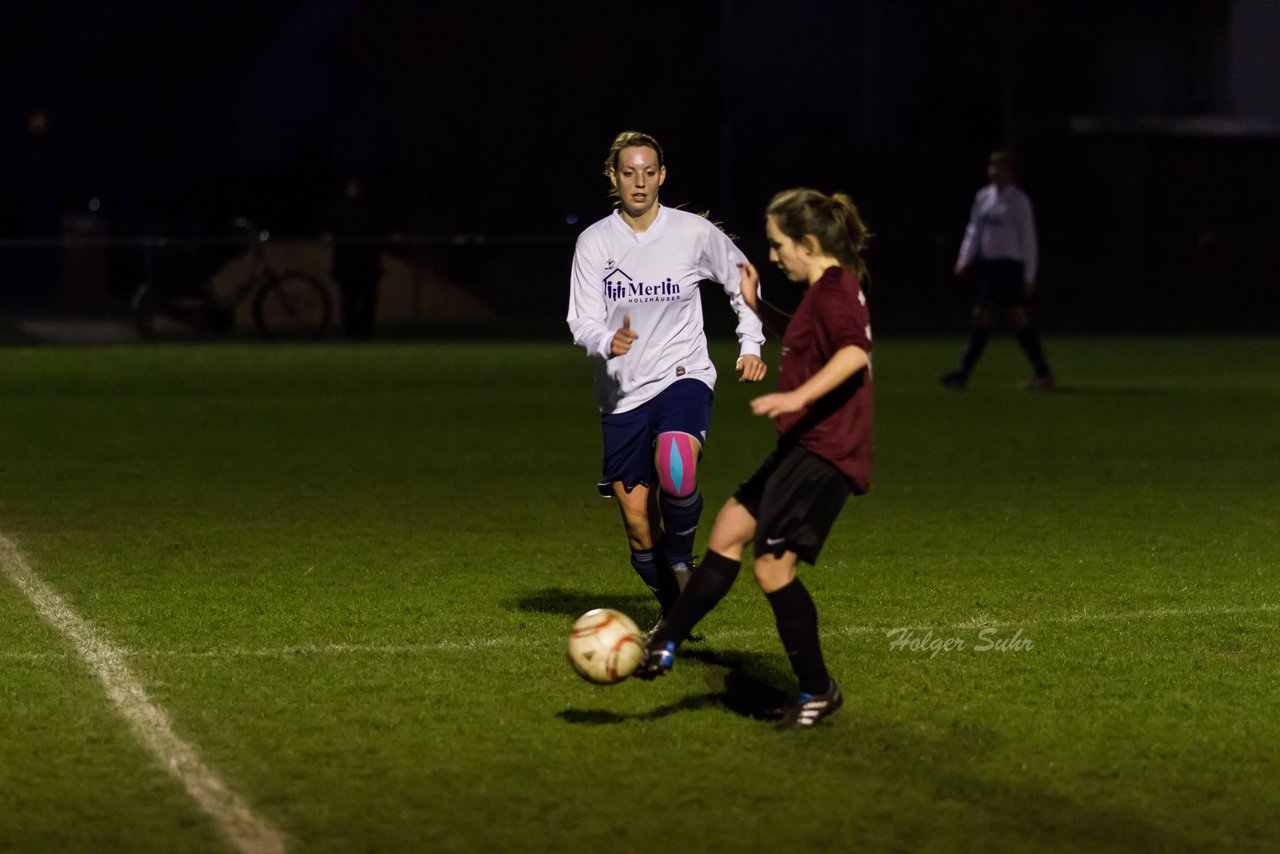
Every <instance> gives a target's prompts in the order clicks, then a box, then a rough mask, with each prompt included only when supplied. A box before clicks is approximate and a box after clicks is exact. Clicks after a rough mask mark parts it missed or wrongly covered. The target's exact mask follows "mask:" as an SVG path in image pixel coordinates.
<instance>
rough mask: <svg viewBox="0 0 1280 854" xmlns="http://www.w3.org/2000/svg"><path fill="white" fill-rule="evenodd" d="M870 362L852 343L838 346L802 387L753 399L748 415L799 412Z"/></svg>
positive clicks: (772, 415)
mask: <svg viewBox="0 0 1280 854" xmlns="http://www.w3.org/2000/svg"><path fill="white" fill-rule="evenodd" d="M870 361H871V359H870V357H869V356H868V355H867V351H866V350H863V349H862V348H861V347H855V346H854V345H852V344H850V345H849V346H847V347H841V348H840V349H839V350H837V351H836V353H835V355H834V356H832V357H831V358H830V359H828V360H827V363H826V364H825V365H823V366H822V369H821V370H820V371H818V372H817V373H816V374H814V375H813V376H811V377H809V379H808V381H807V382H805V384H804V385H802V386H800V387H799V388H797V389H793V390H791V391H787V392H777V393H776V394H766V395H764V396H763V397H757V398H756V399H755V400H753V401H751V412H752V413H753V414H755V415H765V416H768V417H770V418H775V417H777V416H779V415H786V414H787V413H789V412H799V411H800V410H802V409H804V408H805V407H807V406H812V405H813V404H814V403H815V402H816V401H817V400H818V399H819V398H821V397H822V396H823V395H824V394H827V393H828V392H830V391H831V390H832V389H835V388H837V387H838V386H839V385H840V384H841V383H843V382H844V381H845V380H847V379H849V378H850V377H852V376H853V375H854V374H856V373H857V372H858V371H860V370H862V369H863V368H865V367H866V366H867V365H868V364H870Z"/></svg>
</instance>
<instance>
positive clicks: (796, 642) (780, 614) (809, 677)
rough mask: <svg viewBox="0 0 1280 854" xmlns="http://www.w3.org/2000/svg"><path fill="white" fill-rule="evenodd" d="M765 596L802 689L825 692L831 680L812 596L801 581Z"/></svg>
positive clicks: (812, 692)
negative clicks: (823, 658)
mask: <svg viewBox="0 0 1280 854" xmlns="http://www.w3.org/2000/svg"><path fill="white" fill-rule="evenodd" d="M692 584H693V582H692V581H691V582H690V585H692ZM765 596H766V597H767V598H768V600H769V604H770V605H772V606H773V617H774V620H775V621H777V624H778V637H780V638H781V639H782V646H783V648H784V649H786V651H787V658H789V659H791V669H792V670H794V671H795V674H796V676H797V677H798V678H799V679H800V690H801V691H804V692H805V693H807V694H823V693H826V690H827V687H828V685H829V684H830V681H831V680H830V676H828V674H827V666H826V664H825V663H824V662H823V660H822V644H821V642H820V641H819V640H818V609H817V607H816V606H814V604H813V597H811V596H810V595H809V591H808V590H807V589H806V588H805V586H804V585H803V584H801V583H800V579H799V578H797V579H795V580H794V581H792V582H791V583H790V584H788V585H787V586H786V587H783V588H780V589H778V590H775V591H773V592H772V593H766V594H765Z"/></svg>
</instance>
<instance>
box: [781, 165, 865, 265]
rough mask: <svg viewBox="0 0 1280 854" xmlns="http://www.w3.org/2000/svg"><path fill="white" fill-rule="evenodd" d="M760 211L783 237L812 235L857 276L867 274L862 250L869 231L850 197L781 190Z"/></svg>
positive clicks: (825, 250)
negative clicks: (771, 219) (770, 220)
mask: <svg viewBox="0 0 1280 854" xmlns="http://www.w3.org/2000/svg"><path fill="white" fill-rule="evenodd" d="M764 213H765V216H766V217H773V221H774V224H775V225H777V227H778V230H779V231H781V232H782V233H783V234H785V235H786V236H787V237H790V238H791V239H792V240H795V241H800V240H803V239H804V236H805V235H806V234H812V235H813V236H814V237H815V238H816V239H817V241H818V245H819V246H821V247H822V251H823V252H826V253H828V254H829V255H831V256H832V257H833V258H835V259H836V260H838V261H839V262H840V263H841V264H842V265H843V266H844V267H847V268H848V269H849V270H851V271H852V272H854V273H855V274H857V276H858V278H859V279H865V278H866V277H867V265H866V262H864V261H863V260H862V251H863V250H864V249H866V247H867V241H868V240H870V238H871V232H870V231H868V230H867V226H866V225H865V224H864V223H863V222H862V217H861V216H859V215H858V208H857V207H856V206H855V205H854V204H853V199H851V198H849V197H848V196H847V195H845V194H844V193H835V194H833V195H830V196H828V195H826V194H825V193H820V192H818V191H817V190H811V189H808V188H807V187H796V188H795V189H791V190H783V191H782V192H781V193H778V194H777V195H776V196H774V197H773V199H772V200H771V201H770V202H769V205H768V207H766V208H765V211H764Z"/></svg>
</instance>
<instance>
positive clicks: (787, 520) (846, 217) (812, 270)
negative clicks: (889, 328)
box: [636, 188, 875, 729]
mask: <svg viewBox="0 0 1280 854" xmlns="http://www.w3.org/2000/svg"><path fill="white" fill-rule="evenodd" d="M765 232H766V234H767V236H768V239H769V247H770V249H769V260H770V261H772V262H773V263H774V264H776V265H777V266H778V268H779V269H781V270H782V272H783V273H784V274H785V275H786V276H787V278H788V279H790V280H791V281H793V282H798V283H804V284H806V285H807V288H806V290H805V293H804V296H803V297H802V298H801V300H800V304H799V306H798V307H797V308H796V310H795V313H794V314H793V315H792V316H791V317H790V318H787V316H786V315H785V314H783V313H782V312H780V311H778V310H777V309H775V308H774V307H773V306H771V305H770V304H769V303H767V302H765V301H764V300H763V299H762V298H761V294H760V289H759V275H758V274H757V273H756V271H755V269H754V268H752V267H751V265H749V264H745V265H742V272H743V275H742V280H741V284H740V287H741V290H742V296H743V298H744V299H745V300H746V302H747V305H749V306H751V308H752V310H754V311H755V312H756V313H757V314H759V315H760V317H761V319H762V320H763V321H764V323H765V325H766V326H770V327H774V328H775V331H777V328H778V327H780V326H781V327H785V332H784V334H783V336H782V366H781V371H780V373H779V380H778V391H777V392H776V393H774V394H767V395H764V396H763V397H758V398H756V399H755V400H753V401H751V411H752V412H754V413H755V414H756V415H764V416H768V417H771V418H773V419H774V423H775V425H776V426H777V430H778V445H777V448H776V449H775V450H774V451H773V453H771V454H770V455H769V457H768V458H767V459H766V460H765V461H764V464H763V465H761V467H760V468H759V469H758V470H757V471H756V473H755V474H753V475H752V476H751V477H750V478H748V479H747V480H746V481H745V482H744V483H743V484H742V485H741V486H739V487H738V490H737V492H736V493H734V495H733V497H732V498H730V499H729V500H728V501H727V502H726V503H725V505H724V507H723V508H722V509H721V510H720V513H719V515H718V516H717V517H716V522H715V527H714V528H713V529H712V531H711V540H710V544H709V550H708V552H707V555H706V558H705V559H704V561H703V563H702V565H701V566H700V567H699V568H698V571H697V572H695V573H694V574H693V577H692V578H691V579H690V581H689V584H688V587H686V588H685V591H684V593H683V594H682V595H681V597H680V599H679V600H678V601H677V603H676V604H675V606H673V608H672V609H671V612H670V613H669V614H668V615H667V618H666V619H665V620H664V621H663V622H662V623H661V624H660V625H659V626H658V628H657V629H656V630H655V631H654V633H653V635H652V637H651V638H650V640H649V644H648V649H647V652H646V657H645V660H644V661H643V663H642V664H641V666H640V668H639V670H637V673H636V675H638V676H640V677H641V678H643V679H652V678H655V677H657V676H660V675H662V674H664V673H666V672H667V671H668V670H670V668H671V665H672V662H673V661H674V659H675V653H676V650H677V648H678V646H679V642H680V640H681V639H683V638H685V637H687V636H688V633H689V631H690V630H692V628H693V627H694V625H696V624H697V622H698V621H699V620H701V619H702V618H703V617H704V616H705V615H706V614H707V612H709V611H710V610H711V609H712V608H713V607H715V605H716V604H717V603H718V602H719V601H720V600H721V599H722V598H723V597H724V595H725V594H726V593H728V592H729V588H730V587H732V585H733V582H734V580H735V579H736V578H737V576H738V570H739V569H740V568H741V565H742V555H743V551H744V549H745V547H746V545H747V544H748V543H752V544H754V549H755V577H756V581H757V582H758V583H759V584H760V589H761V590H763V591H764V594H765V597H766V598H768V600H769V604H770V605H771V606H772V607H773V612H774V617H775V619H776V622H777V626H778V635H779V637H781V639H782V643H783V646H784V647H785V648H786V650H787V655H788V657H789V658H790V660H791V667H792V669H793V670H794V671H795V673H796V676H797V677H798V678H799V681H800V697H799V700H798V701H797V702H796V704H795V705H794V706H792V707H791V708H790V709H788V710H787V711H786V713H785V714H784V716H783V718H782V720H781V721H780V722H779V724H778V728H779V729H801V728H805V727H810V726H812V725H814V724H815V723H817V722H818V721H819V720H821V719H822V718H824V717H826V716H827V715H830V714H831V713H832V712H834V711H836V709H838V708H840V705H841V704H842V703H843V698H842V696H841V694H840V689H839V688H838V687H837V686H836V682H835V680H834V679H832V678H831V676H830V674H828V673H827V669H826V665H825V663H824V662H823V658H822V646H821V644H820V642H819V639H818V613H817V609H816V608H815V606H814V604H813V599H812V598H811V597H810V596H809V592H808V591H807V590H806V589H805V587H804V585H803V584H802V583H801V582H800V579H799V578H798V577H797V575H796V569H797V566H798V564H799V562H800V561H802V560H803V561H805V562H807V563H813V562H814V561H816V560H817V557H818V552H819V551H820V550H821V548H822V545H823V543H824V541H825V540H826V537H827V534H828V533H829V532H830V530H831V526H832V524H833V523H834V522H835V520H836V517H837V516H838V515H839V514H840V510H841V508H842V507H843V506H844V503H845V501H846V500H847V499H848V497H849V495H850V494H855V495H861V494H863V493H865V492H866V491H867V488H868V486H869V483H870V479H871V467H872V463H873V461H874V457H875V443H874V439H873V435H872V425H871V421H872V395H871V355H870V354H871V320H870V315H869V313H868V311H867V300H866V297H865V296H864V295H863V293H862V288H861V285H860V281H861V279H863V278H864V277H865V276H866V266H865V264H864V263H863V261H862V257H861V252H862V250H863V248H864V246H865V245H866V242H867V237H868V233H867V229H866V226H865V225H864V224H863V222H862V219H861V217H859V215H858V210H857V208H856V207H854V204H853V202H852V200H850V198H849V197H848V196H846V195H844V194H841V193H836V194H835V195H833V196H827V195H825V194H823V193H820V192H818V191H816V190H810V189H804V188H800V189H793V190H786V191H783V192H781V193H779V194H778V195H776V196H774V197H773V200H772V201H771V202H770V203H769V206H768V208H767V209H766V211H765Z"/></svg>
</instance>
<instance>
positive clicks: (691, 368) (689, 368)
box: [567, 205, 764, 414]
mask: <svg viewBox="0 0 1280 854" xmlns="http://www.w3.org/2000/svg"><path fill="white" fill-rule="evenodd" d="M746 260H747V258H746V256H745V255H743V254H742V252H741V250H739V249H738V247H737V246H735V245H734V243H733V241H732V240H730V239H729V238H728V237H727V236H726V235H725V233H724V232H722V231H721V230H720V229H719V228H717V227H716V226H715V224H714V223H712V222H710V221H708V220H707V218H706V217H702V216H699V215H697V214H692V213H687V212H685V211H681V210H676V209H675V208H668V207H662V206H661V205H660V206H659V208H658V215H657V218H655V219H654V221H653V223H652V224H651V225H650V226H649V228H648V229H647V230H646V231H642V232H637V231H634V230H633V229H632V228H631V226H629V225H627V224H626V222H624V221H623V219H622V216H621V215H620V214H619V213H618V212H617V211H615V212H614V213H612V214H611V215H609V216H607V217H605V218H604V219H602V220H600V221H599V222H596V223H593V224H592V225H590V226H588V227H587V229H586V230H585V231H583V232H582V234H581V235H579V237H578V243H577V246H576V248H575V249H574V253H573V270H572V273H571V274H570V287H569V315H568V318H567V320H568V321H569V329H570V331H571V332H572V333H573V341H574V343H575V344H579V345H581V346H582V347H585V348H586V350H587V355H589V356H593V357H597V358H598V359H599V362H598V364H597V365H596V379H595V389H596V404H597V405H598V406H599V407H600V411H601V412H602V413H604V414H609V413H613V412H627V411H628V410H631V409H635V408H636V407H637V406H640V405H641V404H642V403H644V402H646V401H648V400H652V399H653V398H654V397H655V396H657V394H658V393H659V392H661V391H662V390H663V389H665V388H666V387H667V386H669V385H671V384H672V383H673V382H675V381H676V380H679V379H684V378H686V377H688V378H692V379H697V380H701V381H702V382H704V383H706V384H707V385H708V386H709V387H711V388H715V383H716V369H715V366H714V365H713V364H712V363H711V357H710V355H708V353H707V336H706V333H705V332H704V331H703V320H702V300H701V298H700V297H699V295H698V283H699V282H700V281H703V280H710V281H713V282H717V283H719V284H720V285H721V287H723V288H724V291H725V293H726V294H727V295H728V297H729V304H730V306H731V307H732V308H733V311H734V312H735V313H736V314H737V315H738V326H737V336H738V342H739V347H740V353H741V354H742V355H754V356H759V355H760V347H761V345H762V344H763V343H764V331H763V328H762V326H761V324H760V318H759V317H757V316H756V314H755V312H753V311H752V310H751V309H750V308H748V307H747V304H746V303H745V302H744V301H743V299H742V294H741V293H740V292H739V290H738V279H739V277H740V273H739V270H738V264H739V263H745V262H746ZM623 317H630V320H631V331H632V332H635V333H636V335H637V336H638V337H637V338H636V340H635V342H634V343H633V344H632V345H631V350H630V351H628V352H627V353H626V354H624V355H622V356H613V357H611V356H610V348H611V345H612V341H613V335H614V332H616V331H617V330H618V328H619V327H621V326H622V321H623Z"/></svg>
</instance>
